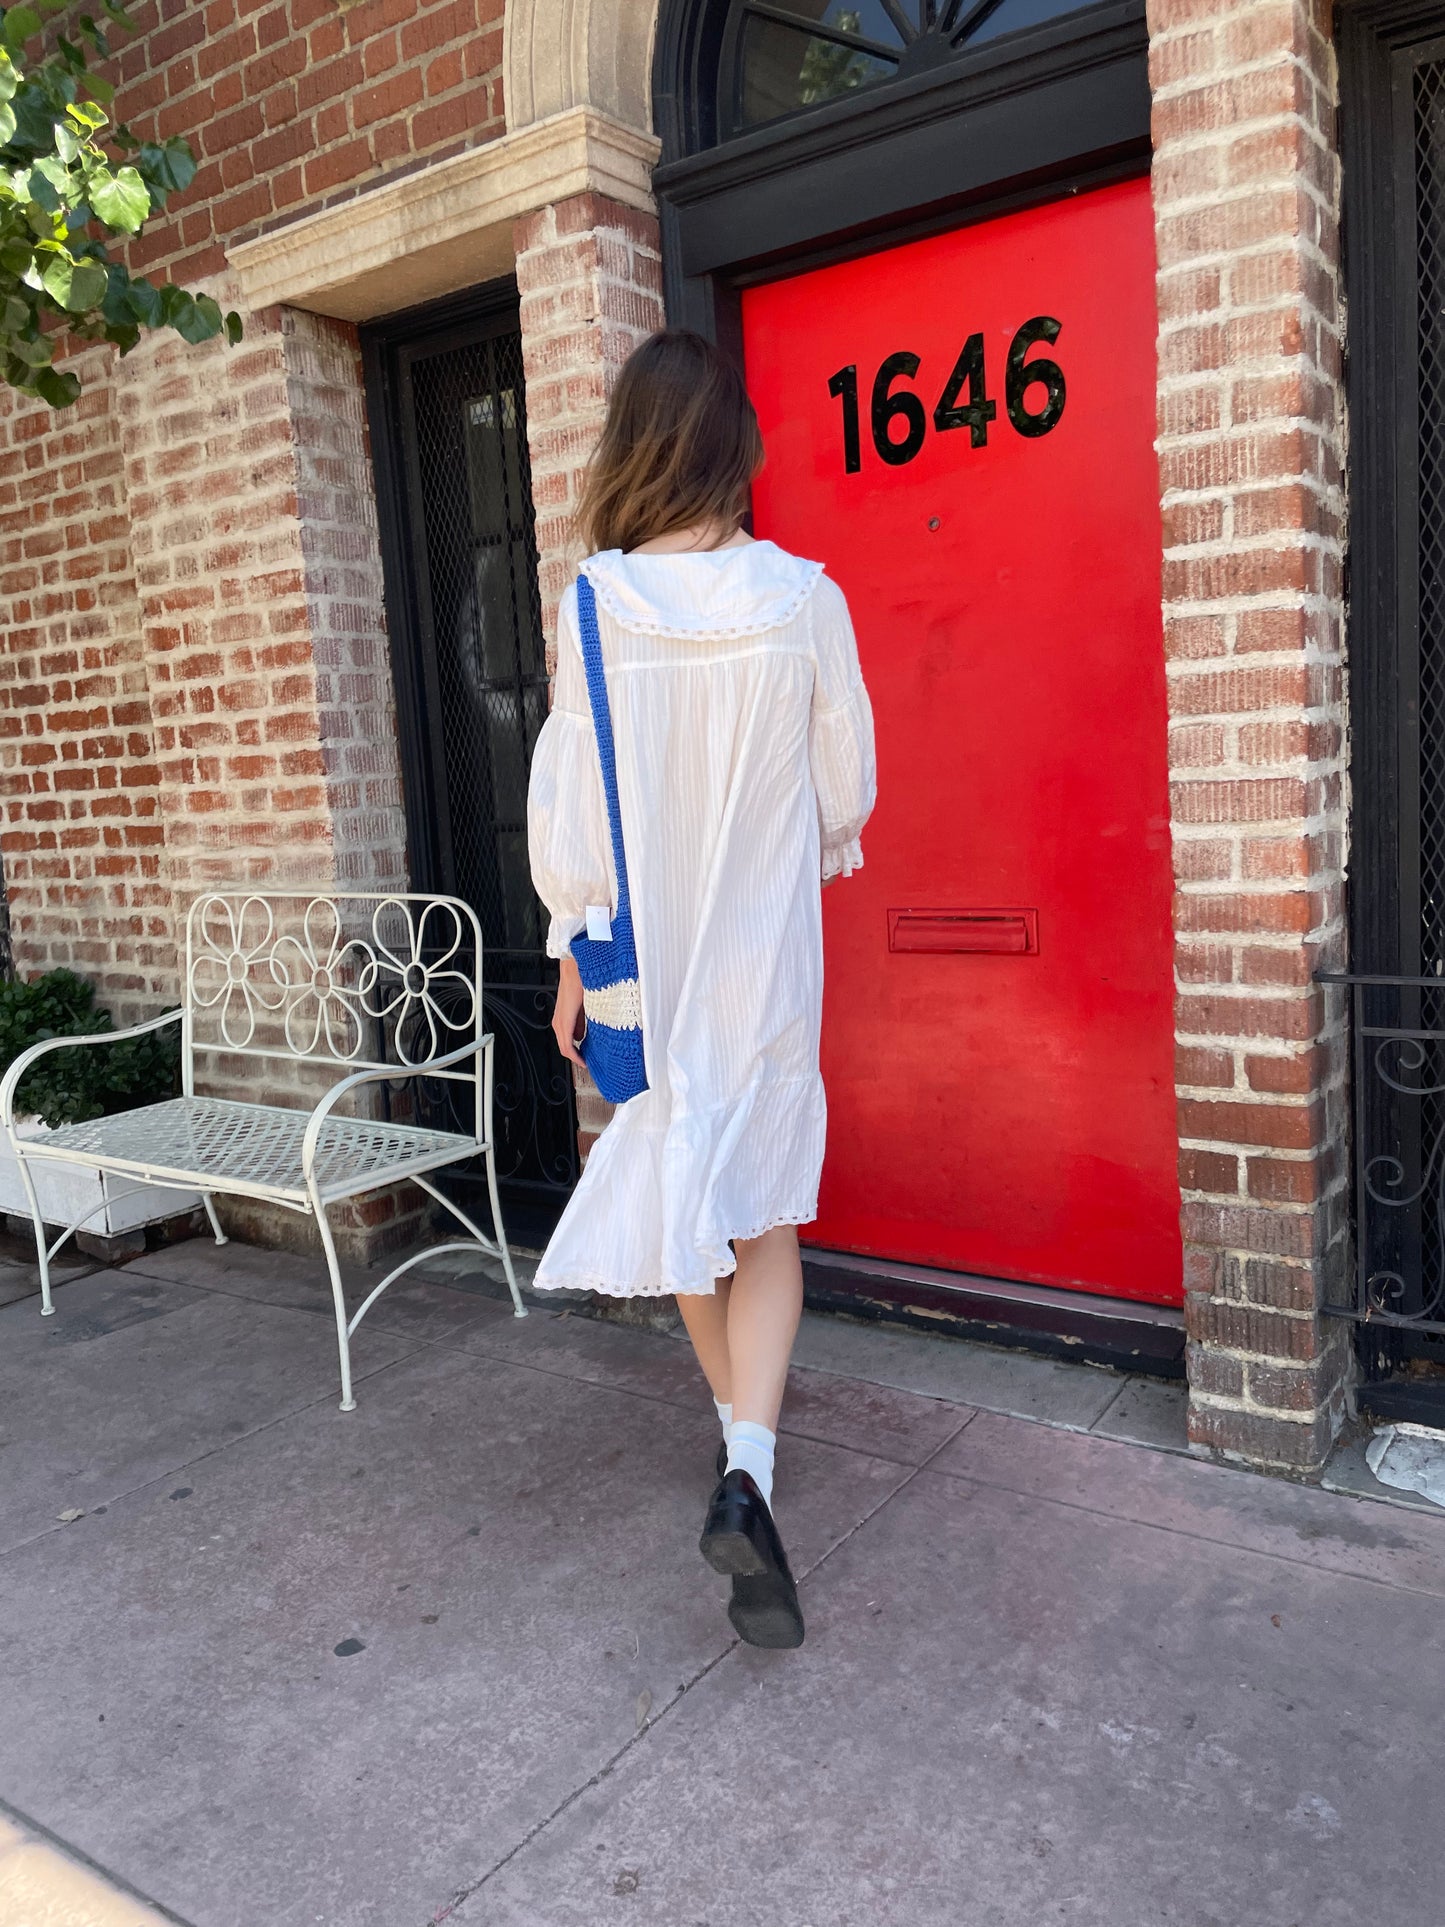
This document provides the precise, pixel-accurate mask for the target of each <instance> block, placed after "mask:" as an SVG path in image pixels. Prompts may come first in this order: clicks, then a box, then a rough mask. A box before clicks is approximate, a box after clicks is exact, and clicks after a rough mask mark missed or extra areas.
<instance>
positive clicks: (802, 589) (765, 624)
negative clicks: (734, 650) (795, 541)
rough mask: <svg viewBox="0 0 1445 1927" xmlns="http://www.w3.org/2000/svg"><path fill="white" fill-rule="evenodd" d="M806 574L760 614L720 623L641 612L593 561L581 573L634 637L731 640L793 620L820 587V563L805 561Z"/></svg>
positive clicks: (617, 620) (602, 602) (759, 633)
mask: <svg viewBox="0 0 1445 1927" xmlns="http://www.w3.org/2000/svg"><path fill="white" fill-rule="evenodd" d="M802 566H803V570H804V577H803V580H802V582H801V583H800V584H799V585H798V587H797V588H796V589H794V591H793V592H792V594H791V595H789V596H788V597H786V598H785V599H784V600H783V601H782V602H777V603H774V604H773V605H772V606H771V607H770V608H767V609H764V610H761V611H760V612H759V613H758V614H757V615H754V616H749V617H746V618H744V619H742V620H739V621H737V622H717V621H714V620H710V619H705V618H701V617H700V618H699V619H698V620H697V621H696V622H690V623H689V622H683V621H681V620H679V619H677V618H674V619H673V620H671V621H669V620H668V619H667V618H666V617H665V616H644V615H639V614H638V613H637V612H636V611H635V610H633V609H630V608H629V607H628V606H627V605H626V604H625V603H624V602H623V601H622V599H621V598H620V597H619V596H618V594H617V592H616V590H615V589H614V587H613V585H612V584H611V583H610V582H609V581H608V580H607V575H606V572H605V570H598V569H595V568H594V567H593V566H592V563H591V562H584V563H583V565H582V573H583V574H584V575H585V576H586V577H587V580H588V581H589V582H590V583H591V584H592V589H593V593H594V594H595V595H596V597H597V600H598V601H599V602H600V603H601V604H602V606H603V608H604V609H605V610H606V611H607V613H608V615H610V616H611V617H612V619H613V621H614V622H616V623H618V624H620V625H621V627H622V628H624V629H626V630H628V631H629V632H630V633H631V634H632V635H634V636H678V637H681V638H683V639H684V640H697V639H699V638H703V639H707V640H713V639H717V640H719V641H722V640H731V639H733V638H734V637H737V636H761V635H765V634H766V633H767V631H768V630H769V629H781V628H782V626H783V624H784V623H786V622H791V621H792V620H793V617H794V616H795V615H797V613H798V611H799V610H800V609H801V608H802V606H803V604H804V603H805V602H806V601H807V600H808V597H809V596H810V595H811V594H812V593H813V591H814V589H816V588H817V586H818V581H819V578H820V577H821V576H822V573H823V565H822V563H821V562H805V563H804V564H803V565H802Z"/></svg>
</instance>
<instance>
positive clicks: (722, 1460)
mask: <svg viewBox="0 0 1445 1927" xmlns="http://www.w3.org/2000/svg"><path fill="white" fill-rule="evenodd" d="M727 1469H728V1442H727V1440H726V1439H724V1440H723V1442H722V1444H721V1445H720V1446H719V1447H718V1449H717V1475H718V1477H719V1478H720V1479H721V1478H725V1477H726V1475H727Z"/></svg>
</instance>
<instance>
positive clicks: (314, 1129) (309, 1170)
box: [301, 1031, 492, 1190]
mask: <svg viewBox="0 0 1445 1927" xmlns="http://www.w3.org/2000/svg"><path fill="white" fill-rule="evenodd" d="M491 1048H492V1033H491V1032H490V1031H488V1032H487V1034H486V1036H485V1037H478V1038H477V1039H476V1040H475V1041H474V1042H473V1043H470V1044H463V1045H462V1047H461V1049H460V1050H454V1051H448V1052H447V1054H446V1056H445V1057H432V1058H429V1059H428V1060H427V1062H426V1063H424V1064H395V1065H389V1066H388V1067H387V1068H386V1069H385V1070H379V1071H353V1072H352V1074H351V1076H350V1077H343V1078H342V1080H341V1082H340V1083H339V1084H333V1085H332V1087H331V1089H330V1090H329V1091H328V1092H327V1093H326V1095H325V1097H323V1098H322V1100H321V1102H320V1103H319V1104H318V1105H317V1106H316V1108H315V1110H314V1111H313V1112H312V1113H311V1117H310V1120H309V1122H308V1123H307V1126H306V1135H305V1137H304V1138H303V1139H302V1140H301V1173H302V1176H303V1177H304V1178H305V1180H306V1185H307V1189H308V1190H310V1189H311V1188H312V1184H313V1180H314V1177H315V1164H316V1146H317V1144H318V1143H319V1142H320V1140H321V1127H322V1125H323V1124H325V1122H326V1120H327V1118H328V1117H330V1115H331V1113H332V1111H333V1110H334V1109H335V1108H336V1106H337V1105H338V1104H339V1103H340V1102H341V1100H342V1098H343V1097H346V1096H347V1095H348V1094H349V1093H350V1092H351V1091H354V1090H357V1089H358V1088H359V1087H360V1086H361V1085H362V1084H385V1083H389V1082H391V1081H392V1080H394V1079H396V1078H399V1077H427V1076H429V1075H431V1073H432V1072H434V1071H445V1070H450V1069H451V1067H452V1066H453V1065H454V1064H461V1063H464V1062H465V1061H466V1059H467V1058H469V1057H480V1056H482V1055H483V1054H484V1053H485V1052H487V1051H489V1050H490V1049H491Z"/></svg>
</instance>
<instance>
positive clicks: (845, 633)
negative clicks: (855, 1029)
mask: <svg viewBox="0 0 1445 1927" xmlns="http://www.w3.org/2000/svg"><path fill="white" fill-rule="evenodd" d="M762 456H763V449H762V440H761V437H760V435H759V433H758V425H757V420H756V417H755V416H754V414H753V409H752V404H751V403H750V402H749V400H748V397H747V393H746V390H745V389H744V387H743V384H742V381H741V378H740V377H739V375H738V374H737V372H736V370H735V369H734V368H733V367H732V366H731V365H730V364H729V363H728V362H727V361H725V360H724V359H723V357H722V356H721V355H720V354H719V353H718V352H717V350H716V349H715V348H713V347H712V346H711V345H710V344H709V343H708V342H706V341H704V340H703V339H702V337H701V336H699V335H694V334H688V333H685V332H681V331H677V332H665V333H661V334H655V335H653V336H652V337H651V338H650V339H649V340H647V341H645V342H643V344H642V345H641V347H639V348H638V349H637V351H636V352H635V354H633V356H632V357H631V359H630V360H629V361H628V363H627V365H626V367H625V368H624V369H623V370H622V373H621V375H620V377H619V379H618V382H617V386H616V388H615V390H614V392H613V395H612V401H611V406H610V407H609V410H608V415H607V422H606V426H605V427H604V429H603V432H602V438H601V441H600V443H599V445H598V448H597V452H596V454H595V456H594V457H593V461H592V465H591V468H590V470H589V473H588V478H587V482H586V486H585V489H584V492H583V497H582V503H581V508H580V511H579V521H580V524H581V527H582V530H583V533H584V534H585V537H586V539H587V541H588V543H589V545H590V546H591V547H592V548H593V549H594V550H595V551H596V552H595V553H594V554H592V555H591V556H590V557H589V558H588V559H587V561H585V562H584V563H583V564H582V572H583V574H584V575H585V576H586V578H587V581H588V583H589V584H590V585H591V590H592V597H591V599H590V602H591V605H592V606H595V610H596V617H597V624H598V633H599V636H600V640H601V646H602V660H603V665H604V670H605V681H606V692H607V698H608V707H609V708H610V711H611V718H612V733H613V737H614V741H615V747H616V768H617V786H618V795H619V800H620V806H621V817H622V831H623V839H622V840H623V855H624V860H625V865H626V870H627V874H628V880H629V883H630V892H631V904H632V919H633V927H634V935H635V941H636V948H637V978H638V984H639V986H640V996H641V1006H642V1031H643V1042H644V1048H645V1055H646V1064H647V1080H648V1086H649V1088H648V1089H647V1090H646V1091H644V1092H643V1093H642V1094H641V1095H640V1096H638V1097H634V1098H632V1099H631V1100H630V1101H629V1102H627V1103H625V1104H623V1105H621V1106H620V1107H619V1109H618V1110H617V1112H616V1113H615V1115H614V1117H613V1119H612V1121H611V1123H610V1124H609V1125H608V1126H607V1128H606V1130H605V1131H604V1132H603V1133H602V1135H601V1137H600V1138H599V1139H598V1141H597V1144H596V1146H595V1147H594V1149H593V1151H592V1154H591V1156H590V1157H589V1158H588V1160H587V1166H586V1169H585V1170H584V1172H583V1174H582V1179H581V1182H580V1183H579V1184H578V1186H577V1189H576V1191H575V1192H574V1193H573V1195H572V1198H571V1200H570V1202H569V1203H568V1206H567V1209H566V1210H565V1211H564V1212H563V1214H562V1218H561V1221H560V1223H559V1224H558V1226H557V1230H556V1232H555V1234H554V1235H553V1238H552V1241H551V1243H550V1244H549V1246H548V1248H547V1252H546V1255H545V1257H544V1258H543V1260H542V1263H541V1265H540V1267H539V1269H538V1272H537V1277H536V1284H537V1286H538V1288H540V1289H543V1290H545V1289H547V1288H548V1287H554V1288H555V1287H559V1286H570V1287H583V1288H585V1289H589V1290H592V1291H600V1292H608V1293H612V1294H615V1295H617V1296H619V1297H632V1296H647V1297H659V1296H662V1295H664V1294H669V1293H675V1294H676V1297H677V1303H678V1309H679V1310H680V1312H681V1314H682V1318H683V1322H684V1324H685V1325H686V1327H687V1331H688V1335H689V1337H690V1338H691V1340H692V1343H693V1347H694V1349H695V1351H696V1352H697V1357H698V1362H699V1363H700V1365H701V1366H702V1369H703V1372H704V1374H705V1375H706V1377H707V1380H708V1383H709V1385H710V1386H711V1388H712V1393H713V1398H714V1401H715V1403H716V1405H717V1409H718V1416H719V1418H720V1420H721V1422H722V1427H723V1439H724V1445H725V1448H726V1451H725V1455H724V1453H723V1452H722V1451H720V1452H719V1455H718V1470H719V1483H718V1486H717V1489H716V1491H715V1492H714V1494H713V1497H712V1501H711V1503H710V1505H709V1507H708V1513H707V1519H706V1522H705V1524H704V1527H703V1534H702V1552H703V1556H704V1557H705V1558H706V1559H707V1560H708V1562H709V1564H711V1565H712V1566H713V1567H714V1568H715V1569H716V1570H718V1571H720V1572H725V1573H730V1574H731V1575H732V1576H733V1589H732V1601H731V1604H730V1606H729V1616H730V1618H731V1619H732V1622H733V1625H734V1626H735V1627H736V1629H737V1631H738V1632H739V1633H740V1634H741V1636H742V1637H743V1638H744V1639H745V1640H748V1641H750V1642H751V1643H752V1644H754V1645H761V1646H797V1645H800V1644H801V1643H802V1638H803V1619H802V1613H801V1611H800V1609H799V1606H798V1595H797V1590H796V1587H795V1586H794V1584H793V1580H792V1575H791V1574H790V1572H789V1570H788V1562H787V1557H786V1554H785V1553H784V1550H783V1545H782V1541H781V1539H780V1538H779V1536H778V1531H777V1527H776V1525H775V1524H774V1522H773V1517H772V1509H771V1507H772V1484H773V1456H774V1446H775V1432H776V1429H777V1423H778V1412H779V1409H780V1407H781V1404H782V1397H783V1385H784V1381H785V1379H786V1377H787V1371H788V1359H789V1355H790V1353H791V1351H792V1347H793V1340H794V1337H795V1336H796V1333H797V1328H798V1319H799V1316H800V1314H801V1311H802V1303H803V1278H802V1267H801V1265H800V1263H799V1258H798V1237H797V1231H796V1228H795V1227H796V1226H798V1225H800V1224H806V1223H807V1222H808V1221H809V1220H810V1219H812V1218H813V1217H814V1216H816V1213H817V1200H818V1174H819V1170H820V1167H821V1165H822V1161H823V1137H824V1126H825V1107H824V1099H823V1084H822V1079H821V1077H820V1076H819V1074H818V1030H819V1023H820V1019H821V1015H822V1001H823V944H822V914H821V902H820V894H819V892H820V885H821V883H823V882H826V881H828V879H830V878H832V877H835V876H840V875H841V876H846V875H848V873H849V872H850V871H852V870H855V869H857V868H858V867H859V865H860V864H861V863H862V861H863V858H862V853H861V851H860V849H859V845H858V835H859V832H860V830H861V829H862V827H863V824H864V821H865V820H866V818H867V816H868V813H869V811H870V810H871V808H872V806H873V790H874V763H873V722H872V714H871V711H870V709H869V706H868V696H867V692H866V691H865V689H864V687H863V682H862V678H861V676H860V673H859V669H858V654H857V649H856V647H855V645H854V641H853V631H852V627H851V625H850V623H849V620H848V610H847V605H846V603H845V602H844V600H843V596H842V594H841V592H840V591H839V590H838V589H837V588H836V587H835V586H834V585H833V583H831V582H830V581H829V580H828V579H827V577H826V576H825V575H824V574H823V570H822V565H821V564H820V563H817V562H804V561H800V560H799V559H798V558H797V557H796V556H792V555H788V554H787V553H786V552H785V551H783V550H782V549H780V548H778V547H776V546H775V545H774V544H773V543H771V542H756V541H754V540H753V539H752V538H751V537H750V536H749V535H747V534H745V533H744V531H743V527H742V522H743V517H744V515H745V514H746V512H747V507H748V492H749V488H750V486H751V483H752V480H753V477H754V476H755V475H756V473H757V471H758V469H759V467H760V466H761V464H762ZM528 832H529V837H530V846H531V860H532V875H533V879H534V881H535V883H536V886H537V893H538V895H539V896H540V897H541V898H542V900H543V902H544V903H545V904H546V905H547V907H548V909H549V910H550V911H551V913H552V925H551V931H550V934H549V937H548V943H547V949H548V954H549V955H551V956H553V957H556V958H558V959H559V960H560V964H561V974H560V983H559V987H558V991H557V1006H556V1013H555V1017H554V1021H553V1030H554V1032H555V1034H556V1037H557V1042H558V1045H559V1046H560V1048H561V1050H562V1054H563V1055H564V1056H565V1057H569V1058H570V1059H571V1060H572V1061H573V1062H574V1063H581V1062H582V1058H581V1055H580V1054H579V1051H578V1048H577V1043H578V1039H579V1032H580V1031H581V1030H582V1025H583V1011H582V986H581V982H580V980H579V977H578V974H577V967H576V965H575V963H574V962H573V961H572V958H571V956H570V954H569V946H570V945H571V943H572V941H573V939H574V937H576V936H577V935H578V934H579V933H582V932H585V931H586V930H587V928H588V925H589V908H590V911H591V918H590V922H591V927H592V931H593V933H594V934H595V933H596V932H597V931H599V930H605V929H607V927H608V924H607V918H608V915H609V913H610V911H611V909H612V908H613V907H614V906H615V905H616V902H617V895H616V878H615V869H614V864H613V861H612V855H611V847H610V843H609V832H608V818H607V806H606V801H605V795H604V789H603V780H602V776H601V770H600V765H599V761H598V749H597V739H596V735H595V733H594V728H593V721H592V715H591V712H590V709H589V704H588V694H587V683H586V676H585V671H584V666H583V658H582V653H581V647H580V640H579V625H578V591H577V589H576V587H575V586H574V587H572V588H570V589H569V590H568V591H567V593H566V595H565V596H564V597H563V599H562V606H561V611H560V615H559V623H558V661H557V680H556V690H555V703H554V707H553V709H552V713H551V715H550V716H549V717H548V719H547V722H546V725H545V726H544V728H543V730H542V733H541V735H540V737H539V739H538V742H537V747H536V752H535V756H534V759H533V765H532V780H531V794H530V798H529V810H528Z"/></svg>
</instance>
